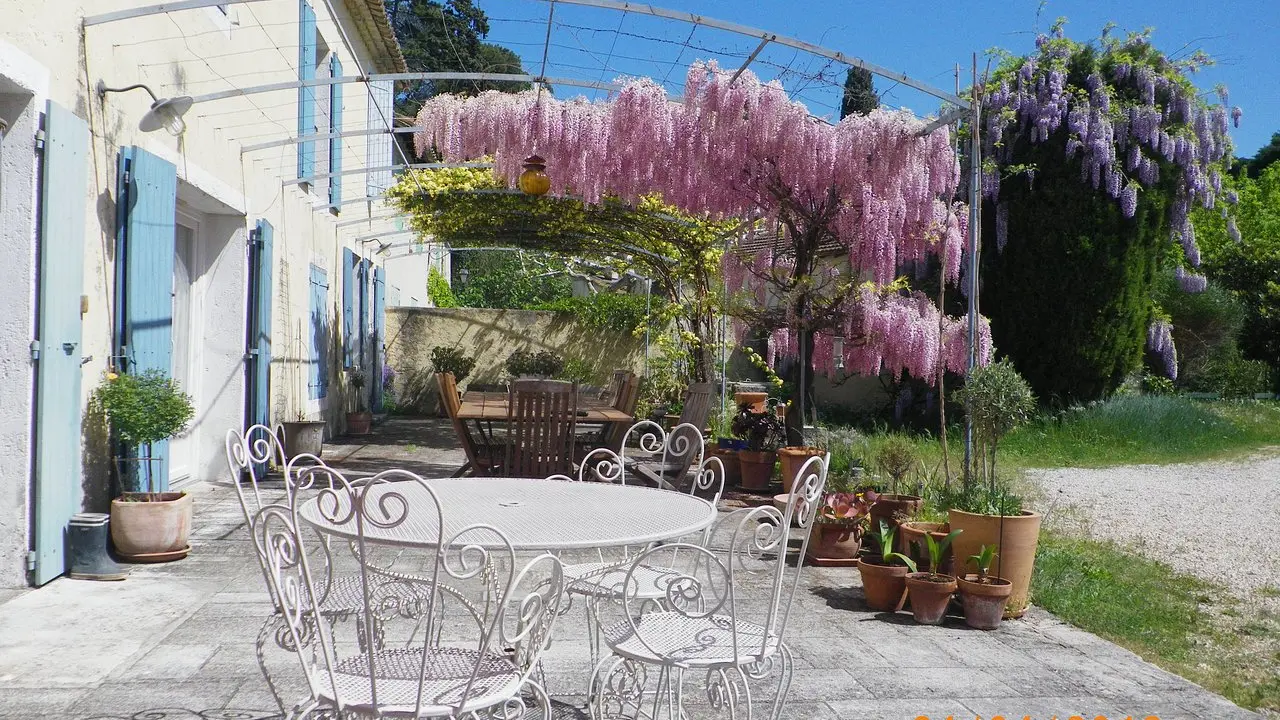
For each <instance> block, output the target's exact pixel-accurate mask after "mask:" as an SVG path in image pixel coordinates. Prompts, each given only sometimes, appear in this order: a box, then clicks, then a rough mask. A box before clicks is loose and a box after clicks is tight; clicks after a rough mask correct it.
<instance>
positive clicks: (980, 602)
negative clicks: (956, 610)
mask: <svg viewBox="0 0 1280 720" xmlns="http://www.w3.org/2000/svg"><path fill="white" fill-rule="evenodd" d="M995 558H996V546H995V545H983V546H982V549H981V550H979V551H978V554H977V555H971V556H969V560H970V561H972V562H973V565H974V566H975V567H976V568H977V569H978V573H977V574H976V575H965V576H964V577H962V578H956V584H957V587H958V588H959V590H960V602H961V604H963V605H964V622H965V624H966V625H968V626H969V627H971V628H977V629H978V630H995V629H996V628H998V627H1000V621H1001V620H1002V619H1003V618H1004V607H1005V604H1006V603H1008V602H1009V595H1010V594H1011V593H1012V592H1013V584H1012V583H1010V582H1009V581H1008V580H1005V579H1004V578H999V577H996V576H994V575H990V574H989V572H990V570H991V562H992V561H993V560H995Z"/></svg>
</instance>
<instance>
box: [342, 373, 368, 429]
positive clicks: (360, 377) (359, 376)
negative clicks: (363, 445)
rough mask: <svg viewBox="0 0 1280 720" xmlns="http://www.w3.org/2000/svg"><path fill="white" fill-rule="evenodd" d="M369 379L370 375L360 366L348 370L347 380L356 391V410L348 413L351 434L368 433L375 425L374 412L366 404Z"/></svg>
mask: <svg viewBox="0 0 1280 720" xmlns="http://www.w3.org/2000/svg"><path fill="white" fill-rule="evenodd" d="M367 380H368V376H367V375H365V373H364V370H362V369H360V368H352V369H351V370H349V371H348V372H347V382H349V383H351V387H353V388H355V391H356V393H355V394H356V411H355V412H349V413H347V433H348V434H351V435H368V434H369V431H370V428H372V426H373V413H371V412H369V411H368V410H366V409H365V406H364V384H365V382H366V381H367Z"/></svg>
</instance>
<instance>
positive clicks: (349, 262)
mask: <svg viewBox="0 0 1280 720" xmlns="http://www.w3.org/2000/svg"><path fill="white" fill-rule="evenodd" d="M356 262H357V260H356V254H355V253H353V252H351V248H342V367H344V368H351V367H355V364H356V363H355V359H356V345H355V339H356V317H355V299H356V298H355V295H356V283H355V277H354V275H355V267H356Z"/></svg>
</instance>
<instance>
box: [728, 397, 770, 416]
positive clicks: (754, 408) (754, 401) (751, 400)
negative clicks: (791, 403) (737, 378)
mask: <svg viewBox="0 0 1280 720" xmlns="http://www.w3.org/2000/svg"><path fill="white" fill-rule="evenodd" d="M768 401H769V393H767V392H736V393H734V394H733V402H734V404H736V405H737V406H738V407H742V406H743V405H744V404H750V405H751V412H763V411H764V406H765V403H767V402H768Z"/></svg>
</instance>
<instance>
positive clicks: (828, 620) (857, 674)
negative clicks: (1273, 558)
mask: <svg viewBox="0 0 1280 720" xmlns="http://www.w3.org/2000/svg"><path fill="white" fill-rule="evenodd" d="M440 424H441V423H436V421H433V420H432V421H417V422H406V421H401V420H393V421H392V422H391V423H390V424H389V426H387V427H384V428H383V429H382V430H381V431H380V433H381V435H382V438H381V439H380V440H379V441H378V442H372V441H371V442H362V443H359V444H351V445H342V446H330V447H328V448H326V453H325V454H326V459H328V460H330V461H331V462H334V463H335V464H338V465H340V466H341V465H342V458H344V457H345V458H347V459H348V460H350V459H351V458H355V459H356V460H358V464H359V467H358V468H353V469H358V470H359V471H367V470H375V471H376V469H377V468H378V467H379V464H381V467H384V468H385V467H391V466H394V465H396V464H400V463H404V464H409V463H412V462H416V463H418V467H420V468H423V469H424V470H425V471H430V470H431V469H432V468H446V469H448V471H449V472H451V471H452V469H453V468H456V467H457V465H458V464H459V463H460V462H461V454H460V453H459V452H457V451H442V450H440V449H438V448H432V447H429V446H428V445H427V443H426V442H425V441H424V442H423V443H422V446H421V449H420V448H419V447H418V446H417V444H416V443H415V442H411V441H412V440H413V439H414V438H418V437H428V436H430V433H428V432H426V430H424V429H423V428H426V429H429V430H431V431H432V432H435V433H436V435H437V436H438V435H439V428H438V427H436V426H437V425H440ZM375 437H378V435H377V434H376V435H375ZM476 482H483V479H477V480H476ZM269 485H270V484H268V486H269ZM270 492H271V491H269V493H270ZM192 494H193V496H194V500H195V508H196V519H195V525H196V529H197V532H196V533H193V539H192V546H193V547H192V553H191V556H190V557H189V558H187V559H186V560H183V561H181V562H177V563H169V564H166V565H151V566H134V567H133V571H132V574H131V575H130V577H129V578H128V579H127V580H125V581H123V582H118V583H96V582H89V581H76V580H69V579H60V580H57V581H55V582H53V583H51V584H50V585H48V586H46V587H44V588H41V589H39V590H34V591H30V592H24V593H18V594H16V595H13V596H11V597H8V598H3V597H0V600H3V602H2V603H0V718H30V717H41V718H51V719H53V718H58V719H61V718H67V719H71V718H75V719H77V720H82V719H86V718H129V719H130V720H197V719H200V718H204V719H206V720H207V719H209V718H233V717H234V718H236V719H237V720H266V718H271V717H274V716H276V715H277V714H278V712H279V711H278V710H277V708H276V707H275V704H274V702H273V699H272V696H271V694H270V693H269V692H268V688H267V686H266V684H265V682H264V681H263V678H262V675H261V674H260V673H259V671H258V667H257V664H256V661H255V654H254V647H255V646H254V642H255V639H256V637H257V634H258V631H259V628H260V627H261V625H262V623H263V620H264V619H265V618H267V617H268V615H269V614H270V611H271V606H270V601H269V596H268V595H267V593H266V591H265V586H264V584H263V580H262V576H261V572H260V570H259V568H258V565H257V562H256V560H255V558H254V557H253V551H252V547H251V543H250V541H249V538H248V534H247V533H246V531H245V528H244V521H243V515H242V514H241V510H240V507H239V504H238V502H237V500H236V498H235V494H234V492H233V491H232V490H231V489H230V488H229V487H228V486H226V485H219V484H214V483H209V484H203V485H200V486H197V487H195V488H193V489H192ZM202 528H203V529H208V528H214V529H216V531H209V532H200V530H201V529H202ZM744 594H745V595H747V596H751V597H754V598H757V599H759V598H762V597H764V593H763V592H762V591H761V589H760V588H757V587H750V586H749V587H747V588H746V590H745V592H744ZM793 613H794V614H793V617H792V624H791V625H790V626H789V627H788V636H787V641H788V644H789V646H790V647H791V648H792V649H793V651H794V653H795V658H796V662H795V666H796V671H795V678H794V683H793V686H792V691H791V695H790V698H789V701H788V703H787V706H786V710H785V712H784V713H783V717H784V718H788V719H796V720H801V719H804V718H821V719H830V718H839V719H841V720H858V719H859V718H868V719H875V720H896V719H897V718H907V719H908V720H915V718H918V717H920V716H924V717H927V718H930V719H933V718H939V719H940V718H947V717H948V716H950V717H952V718H954V719H955V720H959V719H960V718H975V717H981V718H988V719H989V718H991V717H992V716H993V715H996V714H1001V715H1003V716H1004V717H1009V718H1015V717H1016V718H1023V717H1031V718H1044V719H1046V720H1047V719H1048V718H1051V717H1055V716H1056V717H1057V718H1061V719H1063V720H1065V719H1066V718H1068V717H1070V716H1071V715H1072V714H1078V715H1080V716H1081V717H1087V718H1095V717H1096V716H1098V715H1102V716H1105V717H1107V718H1124V717H1126V716H1127V715H1132V716H1134V717H1143V718H1145V717H1147V716H1148V715H1156V716H1158V717H1159V718H1161V720H1171V719H1175V718H1188V719H1189V718H1257V717H1258V716H1257V715H1255V714H1253V713H1250V712H1246V711H1244V710H1242V709H1240V708H1238V707H1236V706H1235V705H1232V704H1231V703H1230V702H1228V701H1226V700H1225V699H1223V698H1221V697H1219V696H1217V695H1214V694H1213V693H1210V692H1208V691H1206V690H1204V689H1203V688H1200V687H1198V686H1196V685H1194V684H1192V683H1190V682H1188V681H1186V680H1184V679H1182V678H1180V677H1177V676H1175V675H1172V674H1169V673H1166V672H1164V671H1163V670H1160V669H1159V668H1157V667H1155V666H1153V665H1150V664H1148V663H1146V662H1144V661H1143V660H1142V659H1141V658H1139V657H1137V656H1136V655H1134V654H1133V653H1130V652H1128V651H1127V650H1124V649H1122V648H1120V647H1117V646H1115V645H1113V644H1111V643H1108V642H1106V641H1104V640H1102V639H1100V638H1098V637H1096V636H1094V635H1091V634H1089V633H1086V632H1084V631H1081V630H1079V629H1077V628H1074V627H1072V626H1070V625H1067V624H1065V623H1063V622H1061V621H1059V620H1057V619H1056V618H1054V617H1052V616H1051V615H1049V614H1048V613H1045V612H1043V611H1040V610H1036V609H1034V608H1033V609H1032V610H1031V611H1030V612H1029V613H1028V614H1027V616H1026V617H1025V618H1024V619H1022V620H1019V621H1013V622H1006V623H1004V624H1003V626H1002V627H1001V628H1000V629H999V630H996V631H993V632H981V631H976V630H970V629H968V628H966V627H964V625H963V623H961V622H959V621H958V620H955V619H949V620H948V621H947V623H946V624H945V625H943V626H942V627H924V626H919V625H915V624H914V623H913V622H912V621H911V618H910V615H909V614H907V613H899V614H897V615H889V614H876V613H871V612H868V611H866V610H865V609H864V607H863V605H862V594H861V588H860V585H859V581H858V574H857V571H856V570H855V569H852V568H806V569H805V578H804V580H803V582H802V586H801V590H800V592H799V593H798V594H797V597H796V601H795V608H794V610H793ZM584 628H585V617H583V616H582V614H581V608H580V607H579V608H576V609H572V610H571V611H570V613H569V614H568V615H567V616H565V617H564V618H562V620H561V624H560V625H559V626H558V627H557V634H556V641H555V643H554V645H553V646H552V648H551V650H550V651H549V652H548V654H547V658H546V664H547V667H548V671H547V675H548V685H549V687H551V688H552V689H553V692H557V691H569V690H572V689H573V688H582V687H585V686H586V681H587V676H588V664H589V663H588V659H587V658H588V653H587V647H586V634H585V630H584ZM269 667H270V668H271V669H272V671H273V673H274V674H275V675H276V676H277V677H278V678H279V679H280V681H281V683H282V684H284V685H285V686H286V687H290V688H292V692H293V693H295V694H296V693H299V692H300V691H301V685H300V684H299V683H300V681H301V677H300V676H299V675H298V674H297V664H296V661H295V660H294V659H293V658H292V656H289V655H286V654H284V653H282V652H280V653H277V654H275V655H272V656H270V657H269ZM290 683H292V684H290ZM693 684H694V683H692V682H691V683H690V685H691V686H692V685H693ZM696 684H697V685H698V687H696V688H694V687H690V689H689V690H687V693H688V694H689V695H690V697H691V701H690V703H689V707H690V714H689V715H690V720H697V719H698V718H704V717H705V718H710V717H726V716H725V715H717V714H715V713H714V712H713V711H712V710H711V708H710V706H709V705H708V704H707V701H706V697H705V694H704V693H702V688H701V687H700V685H701V678H699V679H698V682H697V683H696ZM557 688H559V689H560V690H557ZM770 694H771V691H770V690H768V689H764V690H763V691H761V692H759V694H758V695H757V699H758V700H765V699H767V698H768V697H769V696H770ZM558 700H559V701H561V703H560V704H557V706H556V711H555V713H554V714H555V716H556V717H557V718H584V717H586V715H585V714H584V713H583V712H582V711H581V710H580V709H578V708H579V706H580V705H581V704H582V698H581V697H576V696H563V697H559V698H558ZM757 707H760V706H759V705H757ZM756 716H757V717H761V716H762V715H761V714H760V713H757V715H756Z"/></svg>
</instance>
